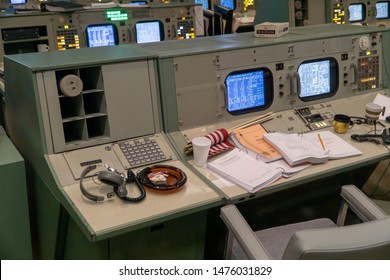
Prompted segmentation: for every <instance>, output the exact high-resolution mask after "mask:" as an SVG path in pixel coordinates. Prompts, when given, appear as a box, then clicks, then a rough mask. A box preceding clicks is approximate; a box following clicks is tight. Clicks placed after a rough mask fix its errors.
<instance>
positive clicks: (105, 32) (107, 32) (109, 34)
mask: <svg viewBox="0 0 390 280" xmlns="http://www.w3.org/2000/svg"><path fill="white" fill-rule="evenodd" d="M86 33H87V44H88V47H104V46H113V45H116V44H117V43H118V31H117V29H116V26H115V25H113V24H100V25H90V26H88V27H87V29H86Z"/></svg>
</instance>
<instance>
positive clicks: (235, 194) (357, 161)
mask: <svg viewBox="0 0 390 280" xmlns="http://www.w3.org/2000/svg"><path fill="white" fill-rule="evenodd" d="M377 93H378V92H375V93H370V94H365V95H361V96H355V97H352V98H346V99H341V100H336V101H332V102H330V104H329V105H330V106H331V107H332V110H333V111H334V112H336V113H340V114H347V115H350V116H362V117H363V116H364V108H365V104H366V103H369V102H372V101H373V100H374V98H375V96H376V94H377ZM380 93H383V94H389V92H387V91H380ZM292 111H293V110H287V111H284V112H279V113H278V118H275V119H273V120H271V121H269V122H267V128H268V129H269V128H272V129H271V130H275V131H280V130H282V131H283V130H284V132H285V129H286V128H285V127H283V125H285V124H284V123H282V122H281V120H283V119H287V118H288V116H289V115H291V114H292ZM296 122H297V121H296ZM381 123H383V124H385V122H384V121H382V122H381ZM302 124H303V122H302ZM386 125H388V124H386ZM232 126H233V125H232V124H230V127H232ZM296 127H297V128H296V129H299V124H296ZM225 128H227V129H228V128H229V126H226V127H225ZM372 129H373V126H372V125H367V124H361V125H354V126H353V128H352V129H350V130H348V131H347V133H345V134H338V136H340V137H341V138H342V139H344V140H345V141H347V142H348V143H350V144H352V145H353V146H355V147H356V148H357V149H359V150H360V151H361V152H362V153H363V154H362V155H361V156H356V157H350V158H345V159H338V160H329V161H327V162H326V163H323V164H318V165H312V166H310V167H309V168H307V169H305V170H303V171H301V172H299V173H298V174H295V175H294V176H292V177H290V178H287V179H286V178H282V179H279V180H278V181H276V182H274V183H273V184H271V185H270V186H268V187H265V188H263V189H261V190H259V191H258V192H256V193H254V194H252V193H249V192H247V191H246V190H244V189H242V188H241V187H238V186H237V185H235V184H233V183H231V182H229V181H227V180H225V179H223V178H221V177H219V176H217V175H215V174H214V173H212V172H211V171H209V170H208V169H207V168H203V167H197V166H195V165H193V166H194V168H197V169H198V170H199V171H200V172H201V173H202V174H203V175H204V176H205V177H206V178H207V179H208V180H209V181H210V182H211V183H212V184H213V185H214V186H215V187H217V188H218V189H219V190H221V191H222V193H223V194H224V195H225V198H226V199H227V200H228V201H230V202H236V201H240V200H243V199H246V198H253V197H258V196H264V195H267V194H270V193H274V192H277V191H281V190H283V189H287V188H291V187H294V186H297V185H300V184H304V183H307V182H310V181H315V180H318V179H321V178H324V177H329V176H332V175H335V174H338V173H342V172H346V171H350V170H353V169H356V168H358V167H362V166H365V165H368V164H372V163H375V162H379V161H381V160H383V159H385V158H388V157H389V150H388V149H387V148H386V147H385V146H383V145H377V144H375V143H372V142H355V141H354V140H352V139H351V137H350V136H351V134H365V133H369V132H371V131H372ZM377 129H378V130H379V129H380V130H382V129H383V127H381V126H379V125H378V127H377ZM201 130H202V129H200V128H198V129H196V130H191V131H186V132H185V134H186V136H187V137H188V138H190V139H191V138H192V137H194V136H195V135H199V131H201ZM319 131H321V130H319ZM189 162H190V163H191V164H193V161H192V160H189ZM351 183H353V182H351Z"/></svg>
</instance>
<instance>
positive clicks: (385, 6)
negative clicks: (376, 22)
mask: <svg viewBox="0 0 390 280" xmlns="http://www.w3.org/2000/svg"><path fill="white" fill-rule="evenodd" d="M389 3H390V2H389V1H380V2H376V4H375V8H376V15H375V18H376V19H388V18H389Z"/></svg>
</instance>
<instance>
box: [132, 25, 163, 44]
mask: <svg viewBox="0 0 390 280" xmlns="http://www.w3.org/2000/svg"><path fill="white" fill-rule="evenodd" d="M135 38H136V42H137V43H138V44H140V43H151V42H160V41H164V25H163V23H162V22H161V21H159V20H147V21H139V22H137V23H136V24H135Z"/></svg>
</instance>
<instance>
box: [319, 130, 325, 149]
mask: <svg viewBox="0 0 390 280" xmlns="http://www.w3.org/2000/svg"><path fill="white" fill-rule="evenodd" d="M318 140H320V143H321V146H322V149H323V150H324V151H325V145H324V141H322V138H321V135H320V134H319V133H318Z"/></svg>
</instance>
